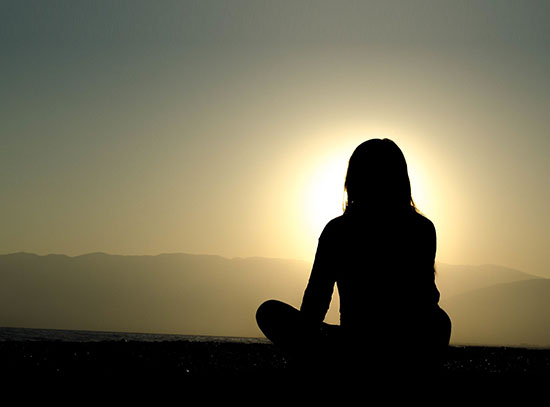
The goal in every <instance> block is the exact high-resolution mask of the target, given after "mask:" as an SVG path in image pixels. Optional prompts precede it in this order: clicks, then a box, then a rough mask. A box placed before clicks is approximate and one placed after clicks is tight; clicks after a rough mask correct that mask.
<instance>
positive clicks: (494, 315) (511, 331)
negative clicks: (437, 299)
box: [441, 279, 550, 347]
mask: <svg viewBox="0 0 550 407" xmlns="http://www.w3.org/2000/svg"><path fill="white" fill-rule="evenodd" d="M441 305H442V307H443V308H444V309H445V310H446V311H447V312H448V314H449V315H450V317H451V319H452V321H453V333H452V338H453V342H455V343H461V344H483V345H512V346H513V345H527V346H541V347H550V279H534V280H525V281H517V282H514V283H506V284H498V285H494V286H491V287H485V288H480V289H478V290H475V291H471V292H467V293H463V294H459V295H457V296H454V297H452V298H450V299H448V300H446V301H442V303H441Z"/></svg>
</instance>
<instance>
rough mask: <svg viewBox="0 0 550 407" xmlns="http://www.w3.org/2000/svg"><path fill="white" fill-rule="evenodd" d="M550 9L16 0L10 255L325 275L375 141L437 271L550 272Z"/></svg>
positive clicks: (4, 88) (6, 76)
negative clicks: (360, 157)
mask: <svg viewBox="0 0 550 407" xmlns="http://www.w3.org/2000/svg"><path fill="white" fill-rule="evenodd" d="M548 21H550V2H548V1H505V0H502V1H440V0H437V1H435V0H434V1H397V2H396V1H388V0H384V1H307V2H306V1H268V2H264V1H253V0H251V1H204V0H203V1H115V2H113V1H47V2H44V1H4V0H2V1H0V59H1V62H0V89H1V93H0V137H1V143H0V193H1V200H0V230H1V232H0V252H1V253H10V252H16V251H28V252H35V253H38V254H46V253H64V254H68V255H78V254H83V253H89V252H96V251H103V252H107V253H113V254H158V253H166V252H187V253H208V254H219V255H222V256H226V257H236V256H240V257H248V256H266V257H283V258H298V259H304V260H308V261H311V260H312V258H313V255H314V253H315V247H316V243H317V238H318V235H319V233H320V232H321V230H322V227H323V226H324V224H325V223H326V222H327V221H328V220H330V218H332V217H334V216H337V215H339V214H340V213H341V201H342V185H343V177H344V173H345V169H346V164H347V159H348V158H349V155H350V154H351V153H352V151H353V149H354V148H355V147H356V146H357V145H358V144H359V143H360V142H362V141H364V140H366V139H369V138H373V137H388V138H391V139H393V140H394V141H396V143H397V144H398V145H399V146H400V147H401V148H402V150H403V152H404V154H405V156H406V158H407V161H408V164H409V168H410V177H411V182H412V186H413V193H414V195H413V198H415V200H416V202H417V204H418V206H419V208H420V209H421V210H422V211H423V212H424V213H425V214H426V215H427V216H428V217H429V218H430V219H432V221H433V222H434V224H435V226H436V229H437V232H438V254H437V260H438V261H441V262H446V263H453V264H483V263H494V264H500V265H505V266H509V267H515V268H518V269H520V270H522V271H525V272H530V273H534V274H538V275H541V276H545V277H550V255H549V252H550V251H549V249H550V236H549V230H550V216H549V207H550V205H549V204H550V181H549V179H550V118H549V117H550V111H549V107H550V24H548Z"/></svg>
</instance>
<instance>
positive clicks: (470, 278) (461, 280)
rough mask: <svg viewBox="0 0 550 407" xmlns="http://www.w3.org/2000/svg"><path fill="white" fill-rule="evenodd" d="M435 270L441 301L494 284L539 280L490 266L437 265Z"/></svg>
mask: <svg viewBox="0 0 550 407" xmlns="http://www.w3.org/2000/svg"><path fill="white" fill-rule="evenodd" d="M436 270H437V273H436V281H437V287H438V289H439V292H440V293H441V298H442V299H446V298H450V297H452V296H454V295H457V294H462V293H465V292H468V291H472V290H477V289H479V288H483V287H489V286H492V285H495V284H503V283H512V282H514V281H522V280H532V279H538V278H540V277H538V276H535V275H532V274H527V273H524V272H522V271H519V270H514V269H511V268H508V267H502V266H495V265H492V264H483V265H480V266H464V265H451V264H445V263H437V265H436Z"/></svg>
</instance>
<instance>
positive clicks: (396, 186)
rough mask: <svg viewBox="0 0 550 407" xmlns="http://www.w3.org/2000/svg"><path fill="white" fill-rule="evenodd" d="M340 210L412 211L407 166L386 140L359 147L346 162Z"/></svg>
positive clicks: (373, 141) (412, 202)
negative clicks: (346, 169) (343, 194)
mask: <svg viewBox="0 0 550 407" xmlns="http://www.w3.org/2000/svg"><path fill="white" fill-rule="evenodd" d="M344 191H345V194H346V196H345V198H344V199H345V201H344V210H345V211H346V212H347V211H348V210H349V209H350V208H354V210H355V208H357V210H361V211H363V210H367V211H371V210H372V211H406V210H413V211H416V206H415V204H414V201H413V199H412V195H411V183H410V180H409V173H408V170H407V162H406V160H405V156H404V155H403V152H402V151H401V149H400V148H399V147H398V146H397V144H395V143H394V142H393V141H392V140H390V139H387V138H385V139H371V140H368V141H365V142H364V143H362V144H360V145H359V146H358V147H357V148H356V149H355V151H354V152H353V154H352V155H351V157H350V159H349V164H348V171H347V174H346V181H345V184H344Z"/></svg>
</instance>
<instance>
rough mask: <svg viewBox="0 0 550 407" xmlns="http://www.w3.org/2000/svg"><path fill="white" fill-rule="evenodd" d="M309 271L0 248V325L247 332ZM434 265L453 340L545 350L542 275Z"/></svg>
mask: <svg viewBox="0 0 550 407" xmlns="http://www.w3.org/2000/svg"><path fill="white" fill-rule="evenodd" d="M310 269H311V264H310V263H308V262H303V261H295V260H284V259H266V258H245V259H241V258H235V259H226V258H223V257H219V256H207V255H189V254H162V255H158V256H120V255H108V254H104V253H93V254H86V255H82V256H76V257H69V256H64V255H47V256H38V255H35V254H29V253H15V254H8V255H0V326H12V327H30V328H59V329H84V330H104V331H122V332H154V333H181V334H198V335H218V336H250V337H256V336H261V332H260V331H259V329H258V328H257V327H256V323H255V318H254V316H255V311H256V308H257V307H258V305H259V304H260V303H261V302H263V301H264V300H266V299H269V298H277V299H280V300H282V301H285V302H287V303H289V304H292V305H294V306H299V305H300V301H301V297H302V294H303V291H304V288H305V285H306V283H307V279H308V277H309V272H310ZM437 270H438V272H437V281H438V287H439V288H440V291H441V292H442V297H441V299H442V306H443V307H444V308H445V309H446V310H447V311H448V312H449V314H450V315H451V318H452V319H453V336H452V338H451V341H452V342H454V343H479V344H497V345H498V344H506V345H535V346H548V347H550V338H549V334H548V332H550V324H549V321H550V318H549V315H548V310H549V309H550V306H549V305H548V299H549V298H550V286H549V283H548V282H549V281H550V280H547V279H541V278H537V277H535V276H532V275H529V274H526V273H522V272H520V271H517V270H511V269H508V268H504V267H499V266H451V265H444V264H438V266H437ZM505 283H508V284H505ZM334 300H335V301H333V302H334V304H333V306H332V307H331V310H330V311H329V315H328V316H327V322H330V323H338V295H337V292H336V293H335V297H334Z"/></svg>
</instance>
